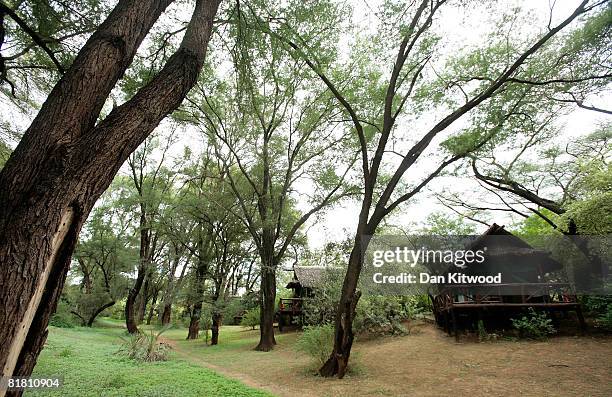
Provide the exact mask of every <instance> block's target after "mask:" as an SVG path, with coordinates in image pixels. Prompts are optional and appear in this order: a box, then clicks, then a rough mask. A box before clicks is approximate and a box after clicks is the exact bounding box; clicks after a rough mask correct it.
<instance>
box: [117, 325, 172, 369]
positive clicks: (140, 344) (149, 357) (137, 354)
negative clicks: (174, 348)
mask: <svg viewBox="0 0 612 397" xmlns="http://www.w3.org/2000/svg"><path fill="white" fill-rule="evenodd" d="M166 329H167V328H164V329H162V330H161V331H159V332H158V333H157V334H155V333H153V331H151V332H150V333H149V334H146V333H137V334H134V335H130V336H129V337H127V338H122V339H123V341H124V342H123V344H122V345H121V347H120V348H119V351H118V352H117V353H118V354H121V355H124V356H126V357H128V358H130V359H132V360H136V361H144V362H153V361H166V360H167V359H168V351H169V350H170V346H168V344H166V343H162V342H159V337H160V336H161V334H162V333H163V332H164V331H166Z"/></svg>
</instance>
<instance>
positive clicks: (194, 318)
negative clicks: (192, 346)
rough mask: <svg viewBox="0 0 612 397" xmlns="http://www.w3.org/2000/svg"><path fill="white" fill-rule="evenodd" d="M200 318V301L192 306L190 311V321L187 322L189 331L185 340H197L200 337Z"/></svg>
mask: <svg viewBox="0 0 612 397" xmlns="http://www.w3.org/2000/svg"><path fill="white" fill-rule="evenodd" d="M200 317H202V301H198V302H196V303H195V304H194V305H193V310H192V311H191V319H190V320H189V331H188V333H187V339H188V340H189V339H198V336H200Z"/></svg>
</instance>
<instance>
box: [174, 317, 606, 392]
mask: <svg viewBox="0 0 612 397" xmlns="http://www.w3.org/2000/svg"><path fill="white" fill-rule="evenodd" d="M224 334H225V335H226V339H225V340H224V339H223V335H224ZM221 335H222V339H221V346H216V347H210V346H206V345H205V344H204V342H202V341H201V340H199V341H188V342H186V341H179V338H176V337H170V339H167V340H168V342H169V343H170V344H171V345H172V346H173V347H174V348H175V350H176V352H177V353H178V354H179V355H180V356H182V357H184V358H185V359H187V360H188V361H191V362H193V363H196V364H199V365H203V366H206V367H208V368H212V369H214V370H216V371H218V372H220V373H222V374H224V375H226V376H229V377H233V378H236V379H238V380H241V381H242V382H244V383H245V384H247V385H249V386H253V387H257V388H261V389H264V390H268V391H269V392H271V393H273V394H275V395H278V396H296V395H299V396H449V395H451V396H454V397H462V396H470V397H477V396H606V397H608V396H612V339H611V338H605V337H597V338H594V337H588V336H587V337H573V336H569V337H568V336H563V337H556V338H552V339H550V340H548V341H545V342H529V341H520V342H515V341H514V342H513V341H496V342H487V343H475V342H472V341H464V342H460V343H457V342H455V340H454V338H450V337H447V336H446V335H445V334H444V333H442V332H441V331H439V330H438V329H436V328H435V327H434V326H432V325H427V324H422V325H420V326H419V327H417V328H416V329H415V330H414V331H413V333H412V334H411V335H408V336H404V337H387V338H378V339H373V340H368V341H358V342H357V343H356V344H355V346H354V349H353V351H354V357H353V361H352V362H353V363H354V365H353V371H352V372H351V373H349V374H348V375H347V376H346V377H345V378H344V379H341V380H338V379H322V378H320V377H318V376H315V372H316V371H315V369H316V366H314V365H313V363H312V362H310V361H309V360H308V358H306V357H304V356H303V355H301V354H298V353H296V352H295V350H294V348H293V342H294V341H295V339H296V337H297V334H296V333H292V334H283V335H280V336H279V337H278V338H277V340H278V342H279V344H278V345H277V347H276V348H275V349H274V351H272V352H270V353H262V352H256V351H253V350H252V349H253V347H254V346H255V344H256V343H255V342H256V340H257V335H258V331H240V330H238V329H236V328H234V327H227V326H226V327H223V330H222V331H221Z"/></svg>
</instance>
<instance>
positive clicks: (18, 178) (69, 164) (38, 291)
mask: <svg viewBox="0 0 612 397" xmlns="http://www.w3.org/2000/svg"><path fill="white" fill-rule="evenodd" d="M170 3H171V0H157V1H154V0H139V1H135V0H121V1H119V3H118V4H117V6H116V7H115V9H114V10H113V11H112V12H111V14H110V15H109V16H108V18H107V19H106V20H105V21H104V22H103V23H102V24H101V25H100V27H99V28H98V30H97V31H96V32H94V34H93V35H92V36H91V37H90V38H89V40H88V41H87V43H86V44H85V45H84V47H83V48H82V49H81V51H80V52H79V54H78V55H77V57H76V59H75V60H74V62H73V64H72V66H71V67H70V68H69V69H68V70H67V71H66V73H65V74H64V76H63V77H62V78H61V80H60V81H59V82H58V83H57V85H56V86H55V87H54V88H53V90H52V91H51V93H50V95H49V97H48V98H47V100H46V101H45V103H44V104H43V106H42V107H41V109H40V111H39V113H38V115H37V116H36V118H35V119H34V121H33V122H32V124H31V126H30V127H29V128H28V130H27V131H26V132H25V134H24V136H23V139H21V141H20V142H19V145H18V146H17V148H16V149H15V151H14V152H13V153H12V155H11V157H10V158H9V160H8V161H7V163H6V165H5V167H4V168H3V169H2V170H1V171H0V186H2V187H3V188H2V189H0V263H2V266H0V301H1V302H2V307H3V310H1V311H0V340H1V341H2V343H0V368H1V369H2V375H3V376H29V375H30V374H31V373H32V369H33V367H34V365H35V363H36V359H37V357H38V355H39V353H40V351H41V350H42V347H43V345H44V342H45V340H46V336H47V325H48V323H49V317H50V315H51V314H52V313H53V312H54V311H55V309H56V305H57V301H58V299H59V296H60V293H61V290H62V288H63V285H64V281H65V278H66V273H67V271H68V268H69V265H70V260H71V256H72V253H73V251H74V247H75V244H76V241H77V238H78V234H79V231H80V230H81V227H82V225H83V222H84V221H85V219H86V218H87V216H88V215H89V212H90V211H91V209H92V207H93V205H94V204H95V202H96V200H97V199H98V197H99V196H100V195H101V194H102V193H103V192H104V190H106V188H107V187H108V186H109V185H110V183H111V181H112V179H113V177H114V175H115V174H116V173H117V171H118V170H119V168H120V167H121V165H122V164H123V162H124V161H125V160H126V159H127V157H128V155H129V154H130V153H131V152H132V151H134V150H135V149H136V148H137V147H138V145H140V143H141V142H142V141H143V140H144V139H145V138H146V137H147V136H148V135H149V134H150V133H151V131H153V129H154V128H155V127H156V126H157V125H158V124H159V122H160V121H161V120H162V119H163V118H164V117H165V116H166V115H167V114H168V113H170V112H172V111H173V110H174V109H176V108H177V107H178V106H179V105H180V103H181V101H182V100H183V98H184V97H185V95H186V94H187V92H188V91H189V90H190V89H191V87H192V86H193V85H194V84H195V82H196V80H197V76H198V73H199V71H200V69H201V68H202V65H203V61H204V56H205V54H206V47H207V44H208V41H209V39H210V35H211V31H212V23H213V18H214V15H215V13H216V10H217V7H218V4H219V1H218V0H198V1H197V3H196V7H195V11H194V14H193V17H192V20H191V22H190V24H189V26H188V28H187V31H186V33H185V36H184V39H183V42H182V43H181V46H180V47H179V49H178V50H177V51H176V53H174V54H173V55H172V56H171V57H170V58H169V59H168V62H167V63H166V65H165V66H164V67H163V68H162V70H161V71H160V72H159V73H158V75H157V76H155V77H154V78H153V79H152V80H150V81H149V82H148V83H147V85H145V86H144V87H142V88H141V89H140V90H139V91H138V92H137V93H136V95H134V97H132V98H131V99H130V100H129V101H127V102H125V103H124V104H122V105H120V106H118V107H116V108H115V109H114V110H112V111H111V113H110V114H109V115H108V116H107V117H106V118H105V119H104V120H103V121H101V122H100V123H98V124H97V125H96V120H97V119H98V116H99V115H100V110H101V109H102V106H103V105H104V103H105V101H106V99H107V97H108V95H109V94H110V92H111V90H112V89H113V87H114V86H115V84H116V82H117V81H118V79H119V78H120V77H121V76H122V75H123V73H124V72H125V70H126V68H127V67H128V66H129V65H130V64H131V62H132V59H133V57H134V55H135V53H136V50H137V49H138V47H139V45H140V43H141V42H142V40H143V39H144V37H145V36H146V34H147V33H148V31H149V30H150V29H151V26H152V25H153V23H155V21H156V20H157V19H158V17H159V16H160V14H161V13H162V12H163V11H164V9H165V8H166V7H167V6H168V5H169V4H170ZM2 394H3V393H2V392H0V395H2Z"/></svg>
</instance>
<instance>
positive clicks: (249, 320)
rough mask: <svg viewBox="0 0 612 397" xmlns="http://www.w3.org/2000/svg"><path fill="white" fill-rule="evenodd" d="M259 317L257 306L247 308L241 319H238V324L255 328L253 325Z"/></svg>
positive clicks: (256, 323) (257, 322)
mask: <svg viewBox="0 0 612 397" xmlns="http://www.w3.org/2000/svg"><path fill="white" fill-rule="evenodd" d="M259 319H260V312H259V307H256V308H254V309H251V310H247V312H246V313H244V316H242V321H240V325H242V326H243V327H247V328H249V327H250V328H251V329H255V327H256V326H258V325H259Z"/></svg>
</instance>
